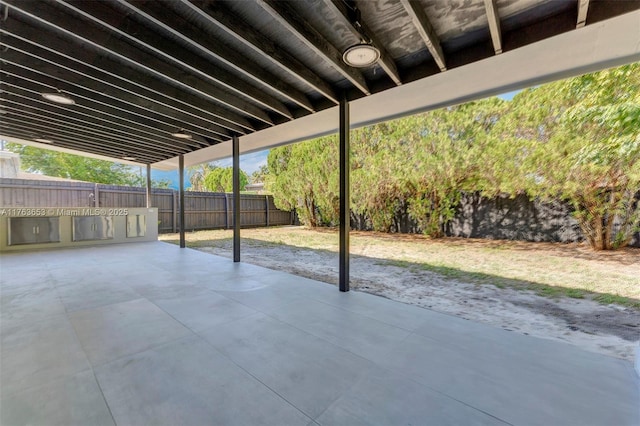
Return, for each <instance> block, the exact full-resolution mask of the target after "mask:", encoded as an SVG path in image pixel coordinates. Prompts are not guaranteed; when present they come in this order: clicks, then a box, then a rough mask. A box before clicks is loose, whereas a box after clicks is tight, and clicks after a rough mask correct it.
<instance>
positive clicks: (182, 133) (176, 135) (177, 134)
mask: <svg viewBox="0 0 640 426" xmlns="http://www.w3.org/2000/svg"><path fill="white" fill-rule="evenodd" d="M171 136H173V137H174V138H178V139H191V138H192V137H193V135H191V134H189V133H187V132H185V131H184V129H180V130H178V131H177V132H175V133H171Z"/></svg>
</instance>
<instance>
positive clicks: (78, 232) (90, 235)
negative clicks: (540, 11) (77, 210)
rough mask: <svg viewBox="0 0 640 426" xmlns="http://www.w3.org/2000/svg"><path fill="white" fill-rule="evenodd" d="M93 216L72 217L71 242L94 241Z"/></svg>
mask: <svg viewBox="0 0 640 426" xmlns="http://www.w3.org/2000/svg"><path fill="white" fill-rule="evenodd" d="M93 227H94V220H93V216H74V218H73V230H72V233H73V241H86V240H93V239H94V231H93Z"/></svg>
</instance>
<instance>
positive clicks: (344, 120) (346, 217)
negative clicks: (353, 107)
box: [339, 93, 351, 291]
mask: <svg viewBox="0 0 640 426" xmlns="http://www.w3.org/2000/svg"><path fill="white" fill-rule="evenodd" d="M349 125H350V124H349V102H348V101H347V96H346V94H345V93H343V94H342V97H341V98H340V261H339V264H340V280H339V288H340V291H349V229H350V228H351V209H350V207H351V198H350V195H349V174H350V171H351V168H350V163H351V161H350V157H351V156H350V147H349Z"/></svg>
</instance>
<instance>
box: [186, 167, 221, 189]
mask: <svg viewBox="0 0 640 426" xmlns="http://www.w3.org/2000/svg"><path fill="white" fill-rule="evenodd" d="M217 167H218V166H217V165H216V164H215V163H200V164H196V165H194V166H189V167H187V176H189V183H190V184H191V186H190V187H189V189H188V190H189V191H206V188H205V184H204V180H205V178H206V177H207V175H208V174H209V173H211V171H212V170H214V169H215V168H217Z"/></svg>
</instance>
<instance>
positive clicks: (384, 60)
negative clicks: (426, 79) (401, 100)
mask: <svg viewBox="0 0 640 426" xmlns="http://www.w3.org/2000/svg"><path fill="white" fill-rule="evenodd" d="M324 3H325V4H326V5H327V7H328V8H329V9H331V10H332V11H333V12H334V13H335V15H336V16H337V17H338V19H340V20H341V21H342V23H343V24H344V25H346V27H347V29H348V30H349V31H351V34H353V35H354V36H355V37H357V38H358V39H363V38H364V39H365V40H366V41H367V42H370V43H371V44H372V45H373V46H374V47H375V48H376V49H378V50H379V51H380V59H379V60H378V64H379V65H380V67H381V68H382V69H383V70H384V72H385V73H386V74H387V75H388V76H389V78H390V79H391V80H393V82H394V83H395V84H396V86H400V85H401V84H402V80H401V79H400V73H399V72H398V67H397V66H396V63H395V61H394V60H393V58H392V57H391V55H390V54H389V53H388V52H387V50H386V49H385V48H384V44H382V42H381V41H380V40H379V39H378V37H377V36H376V35H375V33H374V32H373V31H371V30H370V29H369V27H368V26H367V24H366V23H365V22H364V21H363V20H362V19H361V18H360V19H358V20H357V22H356V21H355V19H354V17H353V15H354V11H352V10H350V9H349V8H348V7H347V5H346V3H345V2H344V1H343V0H324ZM354 4H355V3H354Z"/></svg>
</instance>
